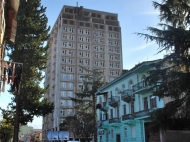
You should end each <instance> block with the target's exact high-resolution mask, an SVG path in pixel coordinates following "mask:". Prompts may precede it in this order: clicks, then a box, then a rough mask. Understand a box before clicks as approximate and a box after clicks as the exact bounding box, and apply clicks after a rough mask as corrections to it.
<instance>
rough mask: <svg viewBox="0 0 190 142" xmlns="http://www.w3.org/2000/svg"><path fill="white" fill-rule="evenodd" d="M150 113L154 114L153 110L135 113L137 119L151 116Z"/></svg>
mask: <svg viewBox="0 0 190 142" xmlns="http://www.w3.org/2000/svg"><path fill="white" fill-rule="evenodd" d="M150 112H152V109H147V110H142V111H139V112H135V114H134V116H135V118H138V117H144V116H149V115H150Z"/></svg>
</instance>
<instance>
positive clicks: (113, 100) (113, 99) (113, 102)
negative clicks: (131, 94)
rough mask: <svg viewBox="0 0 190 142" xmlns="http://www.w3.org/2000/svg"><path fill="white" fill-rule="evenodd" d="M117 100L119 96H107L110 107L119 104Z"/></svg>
mask: <svg viewBox="0 0 190 142" xmlns="http://www.w3.org/2000/svg"><path fill="white" fill-rule="evenodd" d="M119 100H120V97H119V96H112V97H110V98H108V104H109V105H110V106H111V107H117V106H118V105H119Z"/></svg>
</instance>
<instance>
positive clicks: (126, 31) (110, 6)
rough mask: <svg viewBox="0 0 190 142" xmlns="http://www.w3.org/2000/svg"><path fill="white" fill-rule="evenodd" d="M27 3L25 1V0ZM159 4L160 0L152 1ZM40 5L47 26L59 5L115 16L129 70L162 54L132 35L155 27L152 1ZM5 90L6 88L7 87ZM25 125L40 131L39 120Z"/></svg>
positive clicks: (1, 101)
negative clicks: (79, 7)
mask: <svg viewBox="0 0 190 142" xmlns="http://www.w3.org/2000/svg"><path fill="white" fill-rule="evenodd" d="M28 1H29V0H28ZM156 1H158V2H160V1H161V0H156ZM41 2H42V5H43V6H45V7H47V10H46V16H47V17H48V25H50V26H51V27H53V25H54V23H55V21H56V19H57V17H58V15H59V13H60V11H61V9H62V7H63V5H70V6H76V5H77V2H78V6H83V7H84V8H87V9H94V10H100V11H105V12H111V13H117V14H118V19H119V21H120V26H121V30H122V51H123V68H124V69H131V68H132V67H133V66H135V65H136V64H138V63H140V62H143V61H147V60H154V59H160V58H162V57H163V54H158V55H156V53H157V51H158V50H157V49H158V45H156V44H155V43H154V42H151V43H146V41H145V40H144V38H142V37H141V38H140V37H138V36H137V35H135V34H134V33H135V32H141V33H148V32H147V31H146V30H145V29H146V28H147V27H148V26H150V27H156V26H157V23H158V22H159V19H158V15H159V11H158V10H155V9H154V7H153V6H152V0H42V1H41ZM7 88H8V86H7ZM10 98H11V95H10V94H9V93H8V92H6V93H1V96H0V106H1V107H2V106H3V107H4V108H5V107H6V105H7V104H8V102H10ZM28 125H30V126H33V127H34V128H42V118H41V117H40V118H35V119H34V121H33V123H29V124H28Z"/></svg>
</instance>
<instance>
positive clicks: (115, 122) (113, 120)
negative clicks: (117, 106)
mask: <svg viewBox="0 0 190 142" xmlns="http://www.w3.org/2000/svg"><path fill="white" fill-rule="evenodd" d="M109 124H110V126H112V127H118V126H121V118H111V119H109Z"/></svg>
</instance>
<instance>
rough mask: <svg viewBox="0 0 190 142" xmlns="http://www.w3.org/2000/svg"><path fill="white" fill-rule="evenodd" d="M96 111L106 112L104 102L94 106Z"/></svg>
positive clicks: (106, 108)
mask: <svg viewBox="0 0 190 142" xmlns="http://www.w3.org/2000/svg"><path fill="white" fill-rule="evenodd" d="M96 109H100V110H101V111H104V112H107V111H108V107H107V106H106V102H102V103H99V104H97V105H96Z"/></svg>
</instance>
